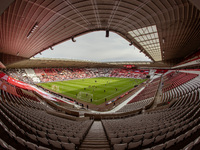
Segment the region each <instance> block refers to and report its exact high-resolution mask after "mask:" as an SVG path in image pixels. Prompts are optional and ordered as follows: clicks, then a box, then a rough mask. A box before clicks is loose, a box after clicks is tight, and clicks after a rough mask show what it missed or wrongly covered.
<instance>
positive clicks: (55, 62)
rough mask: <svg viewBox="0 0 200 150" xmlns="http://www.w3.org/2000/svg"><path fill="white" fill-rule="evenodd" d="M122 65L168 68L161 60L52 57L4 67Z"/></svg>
mask: <svg viewBox="0 0 200 150" xmlns="http://www.w3.org/2000/svg"><path fill="white" fill-rule="evenodd" d="M124 65H134V66H135V67H136V68H138V67H139V68H141V67H142V68H143V67H149V68H150V67H159V68H166V67H167V68H169V66H166V65H165V64H163V63H161V62H149V61H135V62H93V61H80V60H68V59H54V58H31V59H26V60H22V61H19V62H15V63H12V64H10V65H7V66H6V68H49V67H50V68H51V67H53V68H56V67H64V68H65V67H79V68H81V67H82V68H103V67H107V68H119V67H122V68H124Z"/></svg>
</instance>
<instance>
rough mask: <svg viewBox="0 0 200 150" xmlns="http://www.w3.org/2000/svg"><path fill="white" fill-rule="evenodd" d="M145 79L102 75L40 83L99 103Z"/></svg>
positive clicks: (62, 92)
mask: <svg viewBox="0 0 200 150" xmlns="http://www.w3.org/2000/svg"><path fill="white" fill-rule="evenodd" d="M144 81H146V79H129V78H107V77H100V78H89V79H78V80H68V81H59V82H49V83H40V84H38V85H40V86H42V87H44V88H47V89H50V90H52V91H55V92H56V93H60V94H63V95H66V96H69V97H72V98H75V99H78V100H80V101H85V102H89V103H93V104H96V105H99V104H102V103H104V102H105V101H109V100H110V99H112V98H115V97H117V96H120V95H121V94H123V93H125V92H126V91H128V90H130V89H132V88H133V87H134V86H135V85H139V84H141V83H142V82H144Z"/></svg>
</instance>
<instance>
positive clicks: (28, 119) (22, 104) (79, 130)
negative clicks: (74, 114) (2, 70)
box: [0, 90, 93, 150]
mask: <svg viewBox="0 0 200 150" xmlns="http://www.w3.org/2000/svg"><path fill="white" fill-rule="evenodd" d="M48 109H49V108H48V107H47V106H46V105H44V104H42V103H41V102H36V101H34V100H29V99H28V98H24V97H17V96H15V95H12V94H9V93H7V92H5V91H3V90H1V101H0V119H1V120H0V124H1V126H0V127H1V129H0V131H1V132H0V137H1V139H0V142H1V144H3V145H4V147H5V149H6V147H10V148H13V149H14V148H15V149H22V150H23V149H47V148H48V149H76V148H77V147H78V146H79V145H80V143H81V141H82V140H83V138H84V137H85V135H86V133H87V131H88V130H89V128H90V126H91V124H92V122H93V121H92V120H86V121H71V120H67V119H62V118H59V117H56V116H52V115H50V114H48V113H47V112H46V111H45V110H48ZM4 134H6V136H3V135H4ZM7 143H9V145H8V144H7Z"/></svg>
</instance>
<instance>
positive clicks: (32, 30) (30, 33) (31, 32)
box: [27, 22, 38, 39]
mask: <svg viewBox="0 0 200 150" xmlns="http://www.w3.org/2000/svg"><path fill="white" fill-rule="evenodd" d="M37 27H38V23H37V22H36V23H35V24H34V26H33V27H32V28H31V30H30V32H29V33H28V35H27V39H28V38H30V36H31V35H32V34H33V32H34V31H35V30H36V29H37Z"/></svg>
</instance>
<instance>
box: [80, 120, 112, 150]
mask: <svg viewBox="0 0 200 150" xmlns="http://www.w3.org/2000/svg"><path fill="white" fill-rule="evenodd" d="M79 150H110V145H109V142H108V140H107V138H106V134H105V131H104V129H103V125H102V123H101V121H94V123H93V124H92V126H91V128H90V130H89V132H88V134H87V135H86V137H85V139H84V140H83V142H82V144H81V146H80V147H79Z"/></svg>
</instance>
